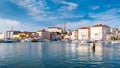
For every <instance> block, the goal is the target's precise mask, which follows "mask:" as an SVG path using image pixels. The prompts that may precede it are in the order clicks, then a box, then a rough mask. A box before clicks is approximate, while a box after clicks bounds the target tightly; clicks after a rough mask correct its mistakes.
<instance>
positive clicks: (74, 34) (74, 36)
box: [71, 30, 78, 40]
mask: <svg viewBox="0 0 120 68" xmlns="http://www.w3.org/2000/svg"><path fill="white" fill-rule="evenodd" d="M71 39H72V40H78V30H74V31H73V32H72V35H71Z"/></svg>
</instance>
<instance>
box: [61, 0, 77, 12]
mask: <svg viewBox="0 0 120 68" xmlns="http://www.w3.org/2000/svg"><path fill="white" fill-rule="evenodd" d="M61 3H62V4H64V5H67V6H62V7H61V8H60V9H59V10H73V9H76V8H77V7H78V4H76V3H73V2H67V1H61Z"/></svg>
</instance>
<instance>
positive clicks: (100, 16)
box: [89, 8, 120, 21]
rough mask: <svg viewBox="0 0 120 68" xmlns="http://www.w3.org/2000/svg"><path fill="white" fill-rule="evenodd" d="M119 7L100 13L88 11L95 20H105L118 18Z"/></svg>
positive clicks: (119, 16)
mask: <svg viewBox="0 0 120 68" xmlns="http://www.w3.org/2000/svg"><path fill="white" fill-rule="evenodd" d="M117 13H120V9H119V8H117V9H110V10H107V11H105V12H101V13H90V14H89V16H90V17H92V18H95V20H101V21H107V20H113V19H118V18H120V15H119V14H117Z"/></svg>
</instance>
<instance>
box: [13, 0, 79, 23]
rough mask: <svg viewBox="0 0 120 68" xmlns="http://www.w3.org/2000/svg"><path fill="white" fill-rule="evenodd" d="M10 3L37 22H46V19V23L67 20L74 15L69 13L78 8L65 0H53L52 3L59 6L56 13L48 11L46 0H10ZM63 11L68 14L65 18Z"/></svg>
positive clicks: (49, 7)
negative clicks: (23, 10)
mask: <svg viewBox="0 0 120 68" xmlns="http://www.w3.org/2000/svg"><path fill="white" fill-rule="evenodd" d="M12 2H13V3H15V4H17V5H19V6H20V7H22V8H24V9H26V10H27V11H28V14H29V15H31V16H32V17H33V18H34V19H35V20H38V21H46V18H47V21H52V20H59V19H65V18H68V17H69V14H74V13H71V11H72V10H74V9H77V7H78V4H77V3H73V2H69V1H65V0H60V1H58V0H53V1H52V2H54V3H58V4H60V5H61V7H59V8H56V9H55V10H56V11H55V12H52V11H50V9H51V8H52V6H48V3H47V1H46V0H38V1H37V0H12ZM63 11H64V12H67V13H69V14H68V15H67V17H66V16H64V15H63ZM72 16H74V15H72ZM77 17H78V16H77Z"/></svg>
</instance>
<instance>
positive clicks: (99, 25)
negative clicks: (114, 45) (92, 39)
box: [92, 24, 109, 27]
mask: <svg viewBox="0 0 120 68" xmlns="http://www.w3.org/2000/svg"><path fill="white" fill-rule="evenodd" d="M92 27H109V26H108V25H104V24H96V25H94V26H92Z"/></svg>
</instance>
